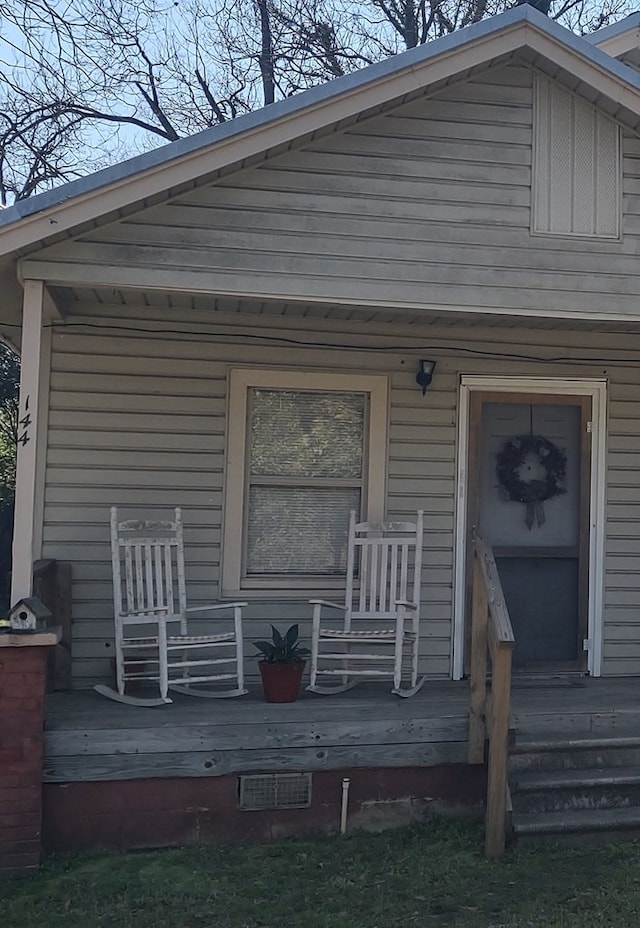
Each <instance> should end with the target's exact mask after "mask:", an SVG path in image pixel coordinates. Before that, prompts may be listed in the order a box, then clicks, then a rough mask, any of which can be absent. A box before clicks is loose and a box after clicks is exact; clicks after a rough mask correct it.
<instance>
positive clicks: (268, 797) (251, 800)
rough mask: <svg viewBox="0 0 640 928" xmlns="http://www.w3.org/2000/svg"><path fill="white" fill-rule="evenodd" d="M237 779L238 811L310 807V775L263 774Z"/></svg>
mask: <svg viewBox="0 0 640 928" xmlns="http://www.w3.org/2000/svg"><path fill="white" fill-rule="evenodd" d="M239 780H240V803H239V808H240V809H246V810H247V811H249V810H257V809H306V808H308V807H309V806H310V805H311V774H310V773H265V774H256V775H254V776H247V777H239Z"/></svg>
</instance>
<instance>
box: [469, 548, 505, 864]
mask: <svg viewBox="0 0 640 928" xmlns="http://www.w3.org/2000/svg"><path fill="white" fill-rule="evenodd" d="M514 643H515V639H514V636H513V628H512V627H511V620H510V619H509V610H508V609H507V604H506V602H505V598H504V593H503V590H502V584H501V583H500V577H499V575H498V569H497V567H496V561H495V558H494V556H493V551H492V550H491V547H490V546H489V545H487V544H486V543H485V542H484V541H482V539H481V538H477V537H476V539H475V540H474V545H473V598H472V607H471V667H470V676H471V679H470V706H469V746H468V760H469V763H470V764H481V763H484V757H485V742H486V741H488V745H489V753H488V763H487V807H486V819H485V853H486V855H487V857H499V856H500V855H501V854H502V853H503V852H504V848H505V837H506V823H507V792H508V781H507V760H508V751H509V718H510V715H511V663H512V656H513V646H514ZM489 670H490V672H491V689H490V692H487V676H488V671H489Z"/></svg>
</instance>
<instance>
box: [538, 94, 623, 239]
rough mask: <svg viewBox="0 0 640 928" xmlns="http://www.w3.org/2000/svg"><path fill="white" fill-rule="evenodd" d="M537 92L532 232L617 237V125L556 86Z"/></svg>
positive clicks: (618, 169)
mask: <svg viewBox="0 0 640 928" xmlns="http://www.w3.org/2000/svg"><path fill="white" fill-rule="evenodd" d="M535 88H536V95H535V119H534V132H535V136H534V148H535V157H534V176H533V216H532V226H531V229H532V232H538V233H539V232H544V233H551V234H555V235H582V236H593V237H597V238H617V237H618V236H619V234H620V212H621V208H620V207H621V204H620V177H621V155H620V130H619V127H618V125H617V124H616V123H615V122H613V120H611V119H609V117H608V116H605V114H604V113H601V112H600V111H599V110H597V109H596V107H595V106H592V105H591V104H590V103H587V102H586V100H583V99H582V98H580V97H577V96H574V95H573V94H571V93H569V92H568V91H566V90H563V89H562V88H560V87H558V85H557V84H556V83H555V82H554V81H551V80H548V79H547V78H544V77H541V76H539V77H538V78H537V79H536V85H535Z"/></svg>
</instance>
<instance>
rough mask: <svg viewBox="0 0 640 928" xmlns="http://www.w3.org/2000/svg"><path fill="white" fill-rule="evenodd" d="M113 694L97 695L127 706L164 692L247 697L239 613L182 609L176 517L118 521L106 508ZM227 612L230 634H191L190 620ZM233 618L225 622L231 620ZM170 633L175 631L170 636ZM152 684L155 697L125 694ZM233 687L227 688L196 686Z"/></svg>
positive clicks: (237, 607) (233, 606)
mask: <svg viewBox="0 0 640 928" xmlns="http://www.w3.org/2000/svg"><path fill="white" fill-rule="evenodd" d="M111 555H112V563H113V594H114V597H113V601H114V619H115V664H116V687H117V689H113V688H112V687H109V686H103V685H99V686H96V687H95V690H96V691H97V692H98V693H100V694H101V695H103V696H107V697H108V698H109V699H114V700H116V701H117V702H122V703H127V704H128V705H133V706H160V705H164V704H165V703H170V702H172V700H171V698H170V697H169V695H168V691H169V689H171V690H174V691H176V692H180V693H186V694H187V695H190V696H206V697H210V698H212V697H215V698H221V697H229V696H241V695H243V694H244V693H246V692H247V690H246V689H245V687H244V678H243V652H242V607H243V606H246V605H247V603H242V602H238V603H215V604H211V605H207V606H194V607H192V608H187V596H186V585H185V568H184V541H183V531H182V513H181V510H180V509H179V508H177V509H176V510H175V521H173V522H170V521H166V522H165V521H161V522H153V521H139V520H134V519H131V520H129V521H125V522H119V521H118V511H117V509H116V507H115V506H114V507H112V509H111ZM225 612H226V613H232V619H233V621H232V623H230V624H232V629H230V630H228V631H224V632H221V633H218V634H193V630H192V629H190V628H189V627H188V623H187V619H188V617H189V616H190V615H193V614H194V613H205V614H206V613H216V614H218V613H225ZM230 618H231V617H230ZM171 626H177V628H175V631H174V630H172V628H171ZM145 682H151V683H156V684H157V686H158V689H159V696H157V697H151V698H146V697H143V696H140V697H137V696H133V695H129V694H128V693H126V686H127V683H130V684H132V685H136V684H141V683H145ZM229 682H232V684H233V685H232V686H231V688H223V689H207V688H202V684H207V683H224V684H225V686H226V685H228V684H229Z"/></svg>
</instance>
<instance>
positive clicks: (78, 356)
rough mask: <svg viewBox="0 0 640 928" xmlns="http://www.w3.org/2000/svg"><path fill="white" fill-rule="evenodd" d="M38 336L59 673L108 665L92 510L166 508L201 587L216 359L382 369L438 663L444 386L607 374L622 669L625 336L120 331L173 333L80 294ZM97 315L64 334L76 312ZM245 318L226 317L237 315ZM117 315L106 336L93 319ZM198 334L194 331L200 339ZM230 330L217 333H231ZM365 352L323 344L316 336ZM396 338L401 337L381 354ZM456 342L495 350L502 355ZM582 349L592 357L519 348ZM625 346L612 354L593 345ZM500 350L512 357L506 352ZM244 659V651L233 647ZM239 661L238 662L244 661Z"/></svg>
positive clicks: (442, 655) (219, 321) (448, 436)
mask: <svg viewBox="0 0 640 928" xmlns="http://www.w3.org/2000/svg"><path fill="white" fill-rule="evenodd" d="M78 312H79V313H80V315H78V314H76V313H75V312H74V314H72V315H70V316H69V317H68V318H69V322H70V323H72V324H70V325H69V326H68V327H67V328H64V327H60V328H58V329H56V332H55V333H54V335H53V339H52V371H51V414H50V420H49V441H48V454H47V477H46V489H45V518H44V527H43V533H44V534H43V540H44V551H43V554H44V556H45V557H56V558H59V559H61V560H68V561H71V562H72V564H73V616H74V630H73V656H74V680H75V685H76V686H86V685H89V684H90V683H92V682H94V681H95V680H96V679H99V678H102V677H104V676H105V675H106V674H107V673H108V659H109V657H110V655H111V653H112V602H111V569H110V556H109V521H108V520H109V506H110V505H112V504H116V505H118V506H120V507H122V508H123V509H124V510H125V511H127V512H130V513H131V514H132V515H133V514H136V513H139V512H141V511H144V512H145V513H146V514H149V515H154V514H159V513H160V512H165V511H166V510H167V509H168V508H170V507H173V506H176V505H180V506H182V507H183V510H184V517H185V525H186V528H185V536H186V548H187V579H188V582H189V593H190V599H192V600H196V601H197V600H204V601H206V600H209V599H210V598H211V597H212V596H217V594H218V589H219V564H220V544H221V513H222V493H223V476H224V447H225V432H226V423H225V415H226V383H227V374H228V370H229V369H230V368H231V367H233V366H245V367H246V366H247V365H249V366H256V367H257V366H260V365H267V366H270V367H284V368H286V367H294V368H299V369H304V370H317V371H324V370H329V371H331V370H333V371H357V372H359V373H367V372H383V373H386V374H388V375H389V377H390V382H391V396H390V451H389V466H388V474H389V476H388V488H387V511H388V514H389V515H390V516H391V517H393V518H400V517H404V516H408V515H409V514H410V513H412V512H415V511H416V509H418V508H424V509H425V511H426V514H427V518H426V534H425V569H424V574H423V577H424V597H423V601H424V603H425V606H424V635H423V644H422V662H423V670H424V671H425V672H426V673H428V674H429V675H431V676H435V677H445V676H447V675H448V673H449V662H450V632H451V615H452V592H453V591H452V583H453V564H452V557H453V554H452V552H453V527H454V480H455V454H456V448H455V441H456V406H457V387H458V383H459V376H460V374H461V373H468V374H473V373H480V374H489V373H491V374H509V373H512V374H518V375H526V374H529V375H548V376H554V375H557V376H559V377H567V376H585V377H588V376H593V377H601V376H603V374H605V373H606V375H607V376H608V377H609V378H610V382H611V388H610V397H611V403H610V419H611V426H610V428H611V435H610V442H609V471H608V496H609V503H608V522H607V533H606V534H607V579H606V615H605V627H606V633H605V644H604V673H605V674H620V673H640V579H639V578H640V467H639V466H638V465H639V464H640V373H638V371H637V365H636V363H635V358H636V357H637V354H638V351H639V350H640V337H634V336H629V335H621V336H612V335H603V334H602V333H597V334H592V335H589V334H586V333H578V332H549V331H539V330H526V329H511V330H507V329H504V330H500V329H491V330H485V331H483V330H477V329H473V330H465V329H463V328H450V327H445V326H439V327H436V326H429V327H427V326H425V327H421V326H417V325H412V326H406V327H402V326H400V325H398V324H394V325H393V327H385V326H383V325H380V324H377V325H376V324H370V325H364V324H362V323H357V322H343V321H334V322H329V321H325V320H320V321H317V320H313V319H299V320H296V322H295V328H287V326H289V325H291V323H288V322H287V321H286V320H284V319H281V318H278V317H269V316H261V317H260V319H251V318H249V317H247V316H241V315H236V316H234V317H231V316H226V317H225V316H216V317H215V319H214V318H212V317H211V316H210V315H207V314H203V313H202V312H197V311H184V312H183V313H182V317H181V318H182V324H183V325H184V326H185V327H189V326H193V327H194V328H195V329H196V330H197V331H198V332H199V333H203V334H199V335H198V336H197V337H195V336H188V335H185V336H183V337H179V336H175V335H172V334H169V332H165V333H164V334H158V335H157V336H151V335H150V334H148V333H147V332H144V334H143V333H141V332H137V333H136V332H135V330H136V328H140V329H148V328H149V327H150V326H151V325H152V324H153V323H154V322H155V324H156V326H157V327H158V328H160V329H165V330H172V329H175V314H174V313H173V311H171V310H168V309H160V308H150V307H145V306H140V307H132V306H127V307H122V306H104V305H103V306H100V305H98V304H93V305H89V304H87V305H85V306H82V307H80V308H79V310H78ZM83 321H84V322H89V323H91V325H92V326H95V325H96V324H97V323H101V324H104V325H106V328H104V329H103V330H100V329H98V330H96V329H95V328H91V329H86V330H84V331H83V330H82V327H81V325H80V326H78V323H82V322H83ZM243 322H244V323H246V324H248V325H252V328H250V329H240V326H241V324H242V323H243ZM109 325H111V326H114V325H117V326H120V327H121V326H127V327H130V328H131V329H133V330H134V331H133V333H132V334H131V335H129V336H124V335H123V334H122V332H121V331H113V330H110V329H109V328H108V326H109ZM205 332H209V333H210V334H209V335H205V334H204V333H205ZM241 332H244V333H245V335H248V334H251V332H253V333H254V334H257V335H261V336H263V337H264V336H265V334H267V333H271V334H273V335H276V334H280V335H283V336H285V337H287V338H290V339H297V340H299V341H303V342H306V343H308V344H309V347H308V348H302V347H298V348H294V347H292V346H290V345H287V346H281V347H279V346H274V345H268V344H264V343H263V342H253V343H252V342H251V340H250V339H248V338H244V337H243V338H240V337H239V335H240V333H241ZM234 333H235V336H234ZM328 344H331V345H339V344H342V345H345V346H346V345H352V346H364V345H370V346H374V345H375V348H374V347H370V348H368V349H364V350H339V349H337V348H328V347H322V346H323V345H328ZM399 344H400V345H402V344H406V346H407V348H406V349H403V350H399V349H398V350H384V349H385V348H389V347H390V346H397V345H399ZM469 349H471V350H472V351H482V350H485V351H491V352H499V353H500V354H502V355H503V356H504V359H503V360H497V359H495V358H486V359H483V358H480V357H476V356H474V355H473V354H469ZM519 355H528V356H533V357H538V358H541V359H544V358H551V357H554V356H555V357H557V356H563V357H566V356H572V355H573V356H575V355H581V356H587V357H592V358H593V359H594V361H593V363H592V364H587V365H580V366H573V365H567V364H566V363H564V362H563V363H557V364H554V363H550V362H549V363H542V362H541V361H540V362H534V361H529V362H527V361H523V360H519V359H518V358H517V356H519ZM612 355H613V356H615V357H619V358H621V359H622V360H624V359H625V358H627V359H628V361H627V363H626V364H625V365H620V364H614V365H610V364H608V363H607V364H605V363H599V364H598V363H597V359H598V358H603V357H606V358H610V357H611V356H612ZM420 356H426V357H436V358H437V360H438V366H437V369H436V376H435V379H434V382H433V384H432V386H431V387H430V389H429V391H428V392H427V394H426V396H425V397H423V396H422V394H421V391H420V390H419V389H418V387H417V386H416V384H415V382H414V377H415V372H416V370H417V366H418V359H419V357H420ZM511 358H513V360H511ZM310 616H311V610H310V607H309V606H308V605H307V603H306V601H305V600H304V599H301V600H298V601H291V600H282V601H280V600H277V599H276V600H273V599H271V600H266V599H265V600H261V601H256V602H252V603H251V605H250V606H249V608H248V609H247V625H246V628H247V638H248V640H249V641H251V640H253V639H254V638H256V637H261V636H263V635H264V632H265V630H266V624H267V622H269V621H274V622H276V623H277V624H278V625H286V624H287V623H289V622H292V621H300V622H302V623H303V634H305V636H306V635H307V634H308V623H309V621H310ZM247 651H248V654H251V653H252V648H251V647H250V646H249V647H248V648H247ZM248 669H249V671H250V672H251V671H254V670H255V665H254V664H253V662H252V659H251V658H248Z"/></svg>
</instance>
